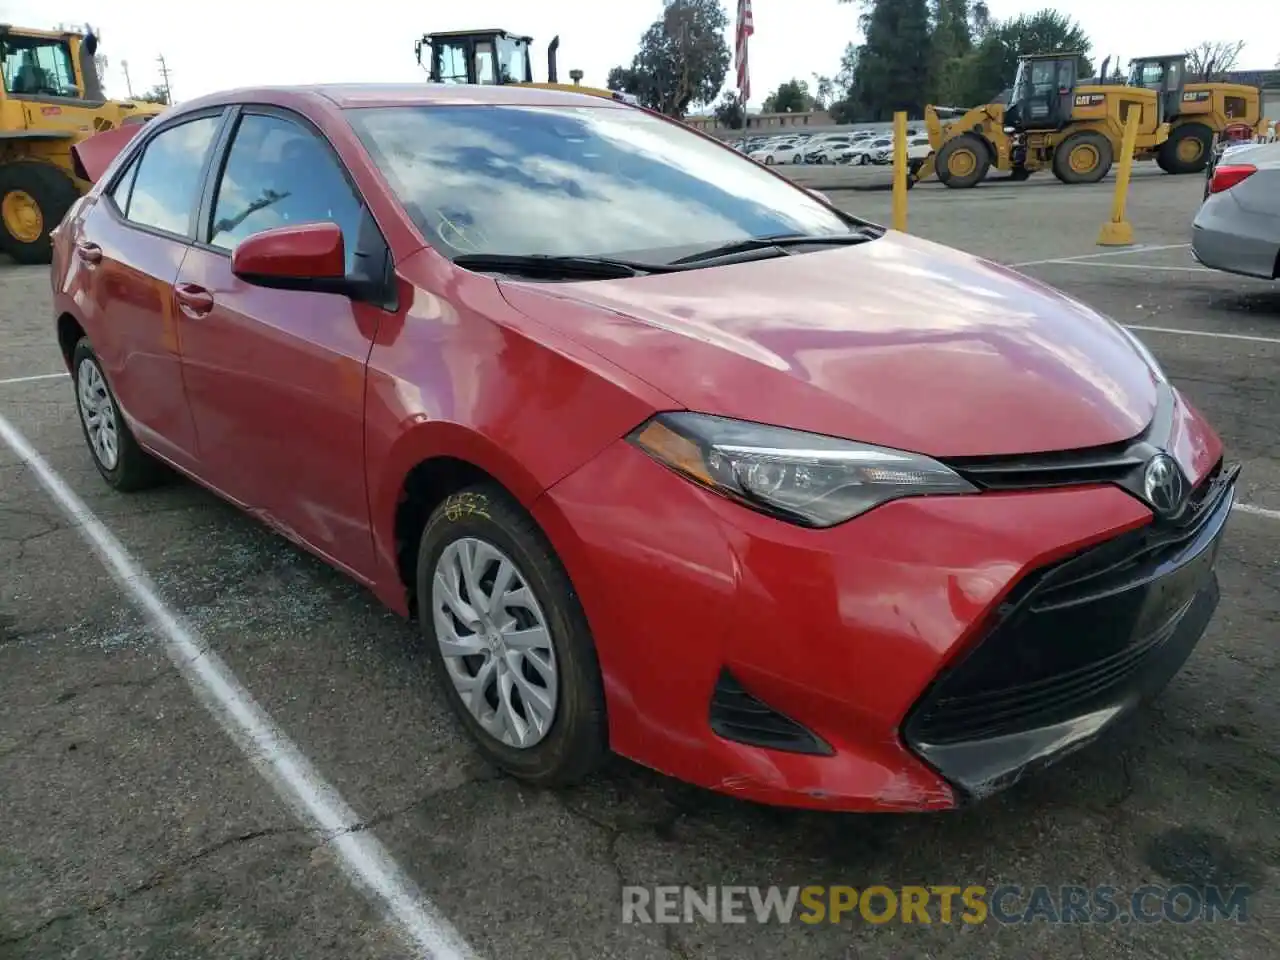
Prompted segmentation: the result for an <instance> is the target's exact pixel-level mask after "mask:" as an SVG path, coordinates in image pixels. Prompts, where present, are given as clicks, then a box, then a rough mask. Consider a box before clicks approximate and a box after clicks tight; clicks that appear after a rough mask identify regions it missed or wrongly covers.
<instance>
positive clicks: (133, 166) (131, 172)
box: [103, 106, 231, 244]
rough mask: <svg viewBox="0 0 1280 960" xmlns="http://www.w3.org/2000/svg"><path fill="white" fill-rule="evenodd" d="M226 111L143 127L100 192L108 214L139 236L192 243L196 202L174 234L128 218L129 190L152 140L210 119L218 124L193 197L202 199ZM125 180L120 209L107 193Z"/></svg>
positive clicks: (194, 113) (203, 112)
mask: <svg viewBox="0 0 1280 960" xmlns="http://www.w3.org/2000/svg"><path fill="white" fill-rule="evenodd" d="M230 112H231V111H230V109H229V108H228V107H226V106H216V107H208V108H206V109H204V110H193V111H192V112H191V113H184V114H182V115H180V116H177V117H174V118H173V119H172V120H167V121H166V122H165V123H164V124H163V125H160V124H157V123H156V122H155V121H154V120H153V121H152V122H151V123H148V124H147V125H146V126H145V127H144V128H143V131H142V132H141V133H139V134H138V135H137V137H136V138H135V140H134V142H132V143H130V144H129V152H130V156H129V158H128V159H127V160H126V161H125V163H124V165H123V166H122V167H121V168H120V170H118V171H117V172H115V173H113V174H112V176H111V180H110V182H109V183H108V184H107V186H106V188H105V189H104V190H103V193H104V194H106V195H107V199H109V200H111V201H112V202H111V203H110V204H109V209H110V211H111V213H112V215H114V216H115V217H116V219H117V220H118V221H119V223H120V224H121V225H123V226H126V227H129V228H130V229H132V230H139V231H141V232H143V233H150V234H153V235H155V236H157V237H163V238H165V239H166V240H176V241H178V242H180V243H184V244H190V243H191V242H192V238H193V237H194V236H195V233H194V227H195V223H196V217H197V216H198V213H199V203H198V202H197V203H195V204H193V205H192V207H191V210H190V211H189V214H188V217H187V229H186V233H185V234H179V233H174V232H173V231H172V230H165V229H163V228H161V227H153V226H151V225H150V224H146V223H138V222H137V221H136V220H130V219H129V216H128V206H131V205H132V203H133V189H134V186H135V185H136V183H137V180H138V176H137V175H138V173H139V172H140V171H141V169H142V161H143V160H144V159H145V157H146V153H147V150H148V149H150V147H151V144H152V142H153V141H154V140H155V139H156V137H159V136H160V135H161V134H163V133H165V131H167V130H173V129H175V128H176V127H181V126H183V125H184V124H188V123H194V122H196V121H198V120H207V119H209V118H211V117H212V118H216V119H217V121H218V129H217V132H216V133H214V137H213V145H212V148H211V149H210V150H209V153H208V156H206V157H205V161H204V165H203V166H202V167H201V169H200V176H199V180H198V182H199V184H200V188H199V189H198V191H197V194H196V195H197V197H200V198H203V196H204V187H205V185H206V184H207V183H208V179H209V166H210V163H211V162H212V161H213V159H214V157H215V156H216V153H217V148H218V146H219V145H220V144H221V143H222V139H223V137H224V136H225V134H226V129H227V116H228V114H229V113H230ZM125 177H130V178H131V180H132V182H131V183H130V184H129V203H128V204H126V209H124V210H121V209H120V207H119V206H118V205H117V204H116V203H115V201H114V199H113V198H112V197H111V192H112V191H114V190H115V189H116V187H118V186H119V185H120V182H121V181H122V180H124V178H125Z"/></svg>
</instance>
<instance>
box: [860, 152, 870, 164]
mask: <svg viewBox="0 0 1280 960" xmlns="http://www.w3.org/2000/svg"><path fill="white" fill-rule="evenodd" d="M868 162H870V158H869V157H868V156H867V155H866V154H865V153H860V154H858V166H860V167H865V166H866V165H867V163H868Z"/></svg>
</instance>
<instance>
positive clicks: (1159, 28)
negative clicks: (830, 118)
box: [0, 0, 1280, 107]
mask: <svg viewBox="0 0 1280 960" xmlns="http://www.w3.org/2000/svg"><path fill="white" fill-rule="evenodd" d="M722 2H723V3H724V5H725V8H726V11H727V12H728V13H729V16H730V22H731V26H730V37H732V18H733V16H734V14H735V11H736V9H737V4H736V0H722ZM1053 5H1056V6H1057V7H1058V8H1059V9H1061V10H1070V11H1071V15H1072V16H1073V17H1074V18H1075V19H1076V20H1077V21H1078V22H1079V23H1080V24H1081V26H1082V27H1083V28H1084V29H1085V31H1086V33H1088V35H1089V36H1090V38H1091V39H1092V40H1093V44H1094V46H1093V52H1094V55H1095V57H1096V58H1097V59H1099V60H1100V59H1101V58H1102V57H1104V56H1108V55H1110V56H1112V57H1113V58H1114V57H1117V56H1118V57H1120V58H1121V59H1128V58H1129V57H1132V56H1140V55H1143V54H1163V53H1172V52H1176V51H1181V50H1184V49H1186V48H1187V47H1189V46H1194V45H1195V44H1197V43H1200V42H1202V41H1205V40H1240V39H1244V40H1247V41H1248V43H1247V45H1246V47H1245V48H1244V51H1243V54H1242V56H1241V58H1240V63H1239V65H1238V66H1239V67H1240V68H1241V69H1262V68H1267V67H1271V66H1274V65H1275V64H1276V61H1277V59H1278V58H1280V2H1277V0H1236V2H1235V3H1234V4H1233V6H1234V14H1233V15H1232V16H1231V17H1230V18H1221V19H1218V18H1214V17H1213V16H1212V15H1206V10H1207V9H1209V8H1208V7H1206V5H1205V3H1204V2H1203V0H1060V2H1058V3H1057V4H1054V3H1053V0H988V6H989V7H990V9H991V13H992V16H994V17H996V18H1000V19H1003V18H1006V17H1010V16H1016V15H1017V14H1019V13H1029V12H1034V11H1035V10H1038V9H1041V8H1043V7H1045V6H1053ZM344 8H345V9H348V10H350V11H352V12H353V13H354V16H352V18H351V19H350V20H342V19H340V17H341V11H342V10H343V9H344ZM661 9H662V0H464V2H460V3H450V4H440V3H432V2H430V0H426V2H423V0H358V2H355V3H351V4H345V5H344V4H342V3H341V2H329V3H317V2H314V0H311V2H306V3H304V2H301V0H217V2H214V3H193V4H191V5H190V6H189V7H188V6H186V4H184V3H182V2H181V0H93V2H89V0H0V23H10V24H14V25H22V26H31V27H42V28H52V27H55V26H57V25H58V24H59V23H75V24H83V23H84V22H85V21H88V22H89V23H90V24H92V25H93V26H94V27H96V28H97V29H98V31H99V33H100V37H101V41H102V42H101V47H100V52H101V53H103V54H105V55H106V57H107V61H108V67H107V75H106V77H105V78H104V86H105V88H106V91H107V94H108V96H114V97H124V96H127V95H128V91H127V89H126V85H125V78H124V72H123V68H122V65H123V64H124V63H126V62H127V63H128V69H129V76H130V81H131V85H132V88H133V92H134V93H135V94H140V93H143V92H144V91H146V90H148V89H150V87H151V86H152V85H154V84H156V83H158V82H159V80H160V73H159V66H158V64H157V62H156V58H157V57H158V56H159V55H161V54H163V55H164V58H165V60H166V62H167V65H168V67H169V71H170V84H171V89H172V90H173V95H174V97H175V98H176V99H177V100H179V101H181V100H184V99H188V98H191V97H195V96H199V95H200V94H204V93H209V92H211V91H214V90H219V89H224V88H227V87H237V86H246V85H252V84H292V83H325V82H416V81H420V80H423V79H425V75H424V73H423V71H422V69H421V68H420V67H419V66H418V64H417V62H416V60H415V58H414V54H413V44H414V41H415V40H416V39H418V38H419V37H421V36H422V34H423V33H427V32H432V31H437V30H459V29H477V28H495V27H497V28H503V29H506V30H510V31H512V32H514V33H520V34H524V35H528V36H532V37H533V38H534V43H535V53H534V78H535V79H537V80H545V79H546V74H545V71H546V45H547V43H548V42H549V41H550V40H551V38H552V37H553V36H555V35H556V34H557V33H558V34H559V36H560V52H559V65H560V76H561V79H562V80H566V81H567V79H568V72H569V70H570V69H574V68H577V69H581V70H583V71H584V72H585V74H586V76H585V77H584V79H583V82H584V83H587V84H594V85H597V86H603V85H604V82H605V77H606V76H607V74H608V72H609V69H610V68H611V67H613V66H615V65H619V64H627V63H630V61H631V57H632V56H633V55H634V53H635V51H636V47H637V44H638V41H639V39H640V35H641V34H642V33H643V32H644V30H645V28H646V27H648V25H649V24H650V23H652V22H653V21H654V20H655V19H656V18H657V16H658V14H659V13H660V11H661ZM753 10H754V16H755V26H756V32H755V36H754V37H753V38H752V41H751V49H750V64H751V89H752V100H751V106H753V107H758V106H759V103H760V101H761V100H763V99H764V97H765V96H766V95H767V94H768V93H769V91H771V90H772V89H774V88H776V87H777V86H778V84H780V83H782V82H784V81H786V80H788V79H790V78H792V77H799V78H801V79H809V80H810V81H811V82H812V79H811V78H812V75H813V74H815V73H818V74H828V75H830V74H834V73H835V72H836V70H837V68H838V66H839V62H840V55H841V53H842V52H843V50H844V47H845V44H846V43H848V42H850V41H855V42H856V41H858V40H859V39H860V34H859V31H858V14H859V7H858V5H857V4H852V5H842V4H839V3H837V2H836V0H754V2H753ZM1246 27H1247V33H1248V35H1247V36H1241V35H1240V34H1241V33H1242V32H1244V30H1245V28H1246ZM1219 34H1221V35H1219ZM727 82H728V83H729V84H732V83H733V82H734V81H733V70H732V68H731V69H730V75H729V79H728V81H727Z"/></svg>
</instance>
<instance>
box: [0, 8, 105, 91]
mask: <svg viewBox="0 0 1280 960" xmlns="http://www.w3.org/2000/svg"><path fill="white" fill-rule="evenodd" d="M97 49H98V38H97V37H96V36H95V35H94V34H92V33H86V34H84V35H81V34H77V33H69V32H53V31H46V30H27V29H22V28H18V27H12V26H9V25H8V24H0V71H2V72H3V75H4V94H5V95H8V96H10V97H18V98H31V97H35V98H39V99H41V100H51V101H56V100H75V101H88V102H92V103H101V102H102V101H103V96H102V84H101V82H100V80H99V77H98V71H97V68H96V67H95V65H94V62H93V55H94V53H96V52H97Z"/></svg>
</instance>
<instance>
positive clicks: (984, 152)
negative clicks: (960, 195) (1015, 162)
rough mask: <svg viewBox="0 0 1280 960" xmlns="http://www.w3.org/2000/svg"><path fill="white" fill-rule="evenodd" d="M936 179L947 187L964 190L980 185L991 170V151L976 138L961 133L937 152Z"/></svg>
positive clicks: (972, 135)
mask: <svg viewBox="0 0 1280 960" xmlns="http://www.w3.org/2000/svg"><path fill="white" fill-rule="evenodd" d="M935 166H936V169H937V172H938V179H939V180H941V181H942V182H943V183H944V184H946V185H947V186H948V187H952V188H954V189H965V188H967V187H973V186H976V185H977V184H979V183H981V182H982V180H983V178H985V177H986V175H987V171H988V170H990V169H991V151H990V150H988V149H987V145H986V144H985V143H984V142H983V141H982V139H981V138H980V137H978V136H975V135H974V134H972V133H962V134H960V136H958V137H955V138H953V139H951V140H948V141H947V142H946V143H944V144H943V145H942V149H940V150H939V151H938V160H937V163H936V165H935Z"/></svg>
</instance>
